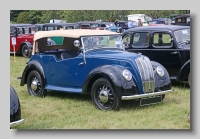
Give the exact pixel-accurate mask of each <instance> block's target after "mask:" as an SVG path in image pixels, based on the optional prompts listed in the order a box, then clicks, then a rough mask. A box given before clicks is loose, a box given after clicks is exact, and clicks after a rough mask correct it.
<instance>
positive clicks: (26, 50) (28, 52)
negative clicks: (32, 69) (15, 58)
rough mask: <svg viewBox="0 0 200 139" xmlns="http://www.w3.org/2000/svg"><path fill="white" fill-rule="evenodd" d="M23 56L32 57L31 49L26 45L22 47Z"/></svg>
mask: <svg viewBox="0 0 200 139" xmlns="http://www.w3.org/2000/svg"><path fill="white" fill-rule="evenodd" d="M22 55H23V57H24V58H30V57H31V49H30V48H29V47H28V46H27V45H26V44H24V45H23V46H22Z"/></svg>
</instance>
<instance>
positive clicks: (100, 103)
mask: <svg viewBox="0 0 200 139" xmlns="http://www.w3.org/2000/svg"><path fill="white" fill-rule="evenodd" d="M91 93H92V94H91V97H92V101H93V105H94V106H95V107H96V108H98V109H100V110H105V111H107V110H119V109H120V106H121V99H120V98H119V97H118V96H117V95H116V93H115V92H114V89H113V87H112V86H111V84H110V82H109V81H108V80H107V79H105V78H100V79H98V80H96V81H95V82H94V84H93V86H92V92H91Z"/></svg>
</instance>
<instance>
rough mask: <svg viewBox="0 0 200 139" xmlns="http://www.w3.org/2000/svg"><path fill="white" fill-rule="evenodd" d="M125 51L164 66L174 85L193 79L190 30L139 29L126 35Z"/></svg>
mask: <svg viewBox="0 0 200 139" xmlns="http://www.w3.org/2000/svg"><path fill="white" fill-rule="evenodd" d="M122 37H123V43H124V45H125V46H126V51H129V52H137V53H142V54H143V55H146V56H147V57H149V58H150V60H152V61H156V62H158V63H161V64H162V65H163V66H164V67H165V68H166V69H167V70H168V72H169V75H170V79H171V80H172V81H188V79H189V75H190V27H189V26H176V25H163V26H146V27H138V28H133V29H129V30H127V31H125V32H124V33H123V36H122Z"/></svg>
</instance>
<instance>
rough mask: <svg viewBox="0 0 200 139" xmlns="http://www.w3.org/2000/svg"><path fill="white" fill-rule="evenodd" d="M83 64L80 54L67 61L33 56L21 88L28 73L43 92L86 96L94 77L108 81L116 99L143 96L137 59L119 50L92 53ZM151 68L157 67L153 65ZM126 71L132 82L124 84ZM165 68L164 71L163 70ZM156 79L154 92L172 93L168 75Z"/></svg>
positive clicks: (94, 51)
mask: <svg viewBox="0 0 200 139" xmlns="http://www.w3.org/2000/svg"><path fill="white" fill-rule="evenodd" d="M85 56H86V64H81V63H82V62H83V61H84V60H83V53H82V52H81V53H80V54H79V55H78V56H76V57H74V58H68V59H64V60H61V59H58V58H57V57H56V56H55V55H54V54H44V53H36V54H35V55H33V56H32V57H31V58H30V61H29V62H28V63H27V66H26V67H25V69H24V72H23V74H22V78H21V84H20V85H21V86H23V85H24V84H26V83H27V76H28V74H29V72H30V71H31V70H34V69H35V70H38V71H39V73H40V75H41V78H42V80H43V81H44V84H45V87H44V88H45V89H48V90H57V91H63V92H71V93H78V94H87V93H88V92H90V91H91V90H90V89H91V87H92V84H93V83H94V81H95V80H96V79H97V78H98V77H97V76H99V77H100V76H101V77H107V79H109V80H110V81H111V82H112V84H113V85H114V87H115V91H116V93H117V95H118V96H119V97H120V96H122V95H134V94H144V92H143V85H142V80H141V77H140V73H139V70H138V68H137V65H136V63H135V59H136V58H138V57H139V56H140V55H138V54H136V53H130V52H127V51H124V50H121V49H113V48H112V49H108V48H107V49H105V48H103V49H95V50H90V51H87V52H86V53H85ZM152 65H153V67H154V68H155V67H156V66H158V65H160V64H159V63H156V64H155V63H152ZM125 68H126V69H128V70H129V71H130V72H131V73H132V75H133V78H132V80H131V81H130V82H127V81H126V80H125V79H124V78H123V76H122V71H123V70H124V69H125ZM163 68H164V67H163ZM165 75H166V76H165V77H163V78H160V77H158V75H157V73H156V72H155V71H154V77H155V89H154V90H155V92H156V91H159V90H163V91H164V90H169V89H171V83H170V79H169V75H168V73H167V71H166V70H165Z"/></svg>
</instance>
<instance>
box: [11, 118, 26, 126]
mask: <svg viewBox="0 0 200 139" xmlns="http://www.w3.org/2000/svg"><path fill="white" fill-rule="evenodd" d="M23 122H24V119H21V120H18V121H15V122H11V123H10V127H14V126H16V125H19V124H21V123H23Z"/></svg>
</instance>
